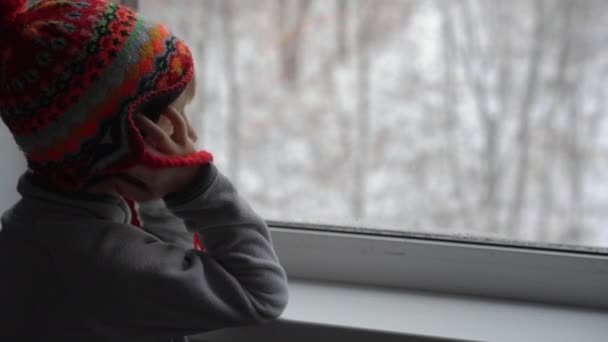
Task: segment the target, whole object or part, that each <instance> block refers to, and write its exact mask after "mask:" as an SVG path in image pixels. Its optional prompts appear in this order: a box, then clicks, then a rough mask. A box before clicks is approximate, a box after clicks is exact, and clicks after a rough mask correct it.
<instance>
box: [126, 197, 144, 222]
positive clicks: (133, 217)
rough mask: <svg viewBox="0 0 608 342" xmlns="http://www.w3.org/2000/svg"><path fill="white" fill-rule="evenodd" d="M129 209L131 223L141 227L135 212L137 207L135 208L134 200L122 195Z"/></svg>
mask: <svg viewBox="0 0 608 342" xmlns="http://www.w3.org/2000/svg"><path fill="white" fill-rule="evenodd" d="M124 199H125V201H126V202H127V205H128V206H129V209H130V210H131V224H132V225H134V226H135V227H139V228H141V221H140V220H139V215H138V214H137V209H135V201H134V200H132V199H130V198H126V197H124Z"/></svg>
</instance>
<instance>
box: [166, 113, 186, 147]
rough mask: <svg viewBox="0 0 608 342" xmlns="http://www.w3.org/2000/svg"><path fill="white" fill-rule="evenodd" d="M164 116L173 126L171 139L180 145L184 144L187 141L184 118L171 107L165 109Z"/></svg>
mask: <svg viewBox="0 0 608 342" xmlns="http://www.w3.org/2000/svg"><path fill="white" fill-rule="evenodd" d="M165 115H166V116H167V118H168V119H169V120H170V121H171V123H172V124H173V135H172V138H173V139H174V140H175V142H177V143H178V144H180V145H183V144H185V143H186V141H187V139H188V126H187V125H186V120H185V119H184V117H183V116H182V115H181V114H180V113H179V112H178V111H177V110H176V109H175V108H173V107H171V106H169V107H168V108H167V110H166V111H165Z"/></svg>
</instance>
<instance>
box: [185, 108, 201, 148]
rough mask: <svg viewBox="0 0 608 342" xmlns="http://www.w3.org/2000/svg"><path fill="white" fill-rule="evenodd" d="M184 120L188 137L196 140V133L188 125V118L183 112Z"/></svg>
mask: <svg viewBox="0 0 608 342" xmlns="http://www.w3.org/2000/svg"><path fill="white" fill-rule="evenodd" d="M184 120H185V121H186V126H188V137H189V138H190V140H192V142H196V141H197V140H198V135H197V134H196V131H195V130H194V128H192V126H191V125H190V119H188V115H185V114H184Z"/></svg>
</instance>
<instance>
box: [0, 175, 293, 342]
mask: <svg viewBox="0 0 608 342" xmlns="http://www.w3.org/2000/svg"><path fill="white" fill-rule="evenodd" d="M18 191H19V192H20V194H21V196H22V199H21V200H20V201H19V202H18V203H17V204H16V205H15V206H13V207H12V208H11V209H10V210H8V211H7V212H6V213H4V215H3V216H2V230H1V231H0V341H64V342H71V341H78V342H81V341H88V342H95V341H113V342H116V341H142V342H143V341H178V340H181V338H182V337H183V336H186V335H191V334H195V333H200V332H205V331H209V330H214V329H219V328H224V327H229V326H236V325H245V324H251V323H257V322H261V321H265V320H269V319H274V318H276V317H278V316H279V315H280V314H281V313H282V311H283V309H284V308H285V306H286V303H287V297H288V294H287V280H286V275H285V271H284V270H283V268H282V267H281V265H280V264H279V261H278V259H277V256H276V254H275V252H274V250H273V247H272V241H271V238H270V235H269V232H268V228H267V226H266V224H265V223H264V221H263V220H262V219H261V218H260V217H259V216H258V215H257V214H256V213H255V212H254V211H253V210H252V209H251V208H250V207H249V205H248V204H247V203H246V202H245V201H244V200H243V198H241V197H240V196H239V195H238V194H237V192H236V190H235V189H234V187H233V186H232V184H231V183H230V182H229V180H228V179H227V178H225V177H224V176H223V175H222V174H221V173H219V172H218V171H217V169H216V168H215V166H213V165H209V166H206V167H202V168H201V175H200V177H199V178H198V179H197V182H196V184H193V185H192V186H191V187H189V189H188V190H187V191H184V192H182V193H178V194H175V195H172V196H171V197H169V198H165V199H164V204H165V205H166V208H167V209H168V210H169V211H170V213H169V212H168V211H167V210H165V213H164V214H163V210H162V208H163V205H162V204H159V203H156V204H154V205H153V207H154V208H156V209H154V210H153V212H152V213H148V215H147V216H146V215H142V216H143V221H144V228H145V229H138V228H136V227H134V226H132V225H130V224H129V222H130V219H131V214H130V211H129V209H128V206H127V205H126V203H125V202H124V201H123V200H121V199H118V198H114V197H110V196H98V195H85V194H80V195H78V196H74V195H70V196H68V195H66V194H59V193H56V192H53V191H49V190H48V189H46V188H45V187H44V186H42V185H40V184H37V183H36V181H35V180H34V179H33V178H32V177H31V176H30V175H29V174H25V175H24V176H22V177H21V179H20V181H19V184H18ZM147 205H150V204H147ZM145 207H146V206H142V208H141V209H142V210H143V211H144V212H145V211H146V208H145ZM159 208H160V209H159ZM184 223H185V225H184ZM168 226H172V227H175V229H176V231H181V233H176V234H175V235H173V234H171V228H170V227H168ZM146 227H147V228H146ZM186 229H187V230H188V231H195V232H199V233H200V235H201V236H202V238H203V242H204V244H205V246H206V251H205V252H200V251H197V250H194V249H192V248H191V247H192V244H191V243H190V241H188V236H190V234H191V233H189V232H186Z"/></svg>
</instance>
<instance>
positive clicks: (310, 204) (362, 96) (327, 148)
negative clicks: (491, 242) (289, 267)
mask: <svg viewBox="0 0 608 342" xmlns="http://www.w3.org/2000/svg"><path fill="white" fill-rule="evenodd" d="M139 9H140V11H141V12H143V13H144V14H145V15H147V16H149V17H152V18H155V19H158V20H160V21H162V22H164V23H166V25H167V26H168V27H170V28H171V29H172V30H173V31H175V33H176V34H177V35H178V36H180V37H182V38H183V39H185V40H186V41H187V42H188V43H189V45H190V46H191V48H192V50H193V53H194V55H195V57H196V60H197V67H198V72H197V76H198V84H199V89H198V97H197V99H196V101H195V102H194V104H193V105H192V106H191V107H190V110H189V111H190V115H191V116H192V120H193V122H194V124H195V125H196V126H197V129H198V130H199V131H200V132H202V134H201V135H202V137H203V140H202V144H201V147H204V148H207V149H209V150H211V151H212V152H214V153H215V155H216V158H217V162H218V164H220V165H221V167H222V169H223V170H224V171H225V172H227V173H228V174H229V176H230V177H231V178H232V179H233V180H234V181H235V182H236V183H237V184H238V186H239V187H240V188H241V189H242V190H241V191H242V192H244V193H245V194H246V196H247V197H248V198H249V199H250V200H251V201H252V202H253V204H254V205H255V207H256V208H258V209H259V210H260V211H261V212H262V213H263V214H264V215H265V216H266V217H267V218H269V219H272V220H277V221H286V222H292V223H293V222H297V223H306V224H310V223H316V224H327V225H331V226H335V225H338V226H343V227H365V228H370V229H371V230H374V229H380V230H383V231H408V232H430V233H439V234H444V235H447V236H473V237H483V238H498V239H508V240H516V241H530V242H534V241H535V242H541V243H559V244H566V245H582V246H596V247H608V233H606V230H605V229H604V226H605V225H606V224H607V223H608V215H607V214H608V196H607V195H606V194H607V193H608V178H606V172H605V171H606V168H607V167H608V166H607V164H606V159H605V154H606V151H605V149H606V146H608V145H606V141H605V140H606V139H605V137H604V135H605V132H606V131H607V126H606V125H607V122H606V120H605V118H606V115H605V113H604V107H605V100H604V99H605V98H606V95H607V94H606V89H608V88H607V87H606V81H605V79H606V77H605V76H606V75H608V74H607V72H608V53H607V52H608V50H607V48H606V47H605V44H604V43H602V42H603V39H604V38H603V37H604V32H603V29H601V27H602V25H601V23H604V22H605V21H606V19H608V4H606V3H605V2H604V1H599V0H598V1H569V0H559V1H529V0H519V1H509V2H504V1H449V2H446V1H439V0H435V1H425V0H388V1H380V2H378V1H366V0H334V1H315V0H291V1H287V0H286V1H276V0H260V1H255V2H252V1H246V0H230V1H213V0H206V1H197V0H188V1H185V0H180V1H165V0H140V1H139Z"/></svg>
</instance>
